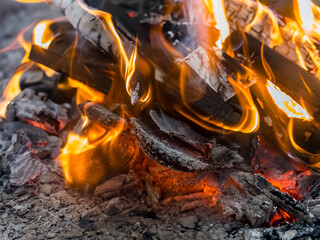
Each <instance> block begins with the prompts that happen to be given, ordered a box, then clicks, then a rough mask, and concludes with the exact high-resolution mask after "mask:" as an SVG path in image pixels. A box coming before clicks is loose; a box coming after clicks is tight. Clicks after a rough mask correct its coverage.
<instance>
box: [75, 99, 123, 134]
mask: <svg viewBox="0 0 320 240" xmlns="http://www.w3.org/2000/svg"><path fill="white" fill-rule="evenodd" d="M78 108H79V109H80V112H81V113H82V114H83V115H85V116H87V117H88V118H89V119H90V120H91V121H93V122H96V123H98V124H99V125H100V126H101V127H104V128H106V129H109V128H114V127H116V126H118V125H119V124H123V125H124V126H123V130H126V129H127V128H128V123H127V121H126V120H125V119H123V118H120V117H119V116H118V115H116V114H115V113H113V112H112V111H110V110H109V109H107V108H106V107H104V106H102V105H101V104H97V103H93V102H86V103H82V104H80V105H78Z"/></svg>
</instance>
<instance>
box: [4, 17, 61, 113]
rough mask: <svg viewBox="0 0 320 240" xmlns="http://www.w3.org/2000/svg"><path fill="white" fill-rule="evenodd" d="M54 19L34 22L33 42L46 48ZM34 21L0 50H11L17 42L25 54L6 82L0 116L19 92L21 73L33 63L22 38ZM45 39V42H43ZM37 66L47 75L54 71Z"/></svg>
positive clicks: (26, 43) (29, 45)
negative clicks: (15, 70)
mask: <svg viewBox="0 0 320 240" xmlns="http://www.w3.org/2000/svg"><path fill="white" fill-rule="evenodd" d="M54 21H56V20H45V21H41V22H39V23H38V24H36V26H35V27H34V29H33V43H34V44H36V45H38V46H41V47H45V48H47V47H48V46H49V45H50V43H51V41H52V40H53V36H51V35H52V33H51V31H50V30H49V26H50V24H51V23H53V22H54ZM34 24H35V23H32V24H31V25H29V26H28V27H26V28H25V29H23V30H22V31H21V32H20V33H19V34H18V37H17V39H16V40H15V41H14V42H13V43H12V44H10V46H9V47H7V48H5V49H3V50H1V51H0V52H4V51H8V50H12V49H14V48H15V46H16V45H17V44H19V46H21V47H22V48H23V49H24V50H25V52H26V53H25V56H24V57H23V59H22V61H21V64H22V66H21V67H20V68H19V69H18V71H17V72H16V73H15V74H14V76H13V77H12V78H11V79H10V81H9V83H8V84H7V86H6V88H5V90H4V92H3V94H2V97H1V102H0V117H3V118H4V117H5V114H6V108H7V105H8V104H9V102H11V101H12V100H13V99H14V98H15V97H16V96H17V95H18V94H19V93H20V92H21V89H20V78H21V76H22V74H23V73H24V72H25V71H27V70H28V69H29V68H30V67H31V66H32V65H33V64H34V63H32V62H30V61H29V59H28V58H29V53H30V51H31V43H30V42H27V41H26V40H25V39H24V34H25V33H26V32H27V31H28V30H30V29H31V28H32V27H33V26H34ZM44 41H45V42H44ZM38 66H39V67H40V68H42V69H43V70H44V71H45V72H46V74H47V75H48V76H51V75H52V74H53V73H54V71H53V70H51V69H49V68H47V67H45V66H43V65H41V64H38Z"/></svg>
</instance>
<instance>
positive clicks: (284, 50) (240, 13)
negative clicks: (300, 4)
mask: <svg viewBox="0 0 320 240" xmlns="http://www.w3.org/2000/svg"><path fill="white" fill-rule="evenodd" d="M224 3H225V9H226V14H227V17H228V20H229V23H230V28H231V30H232V31H237V30H238V26H237V24H239V25H240V26H241V28H242V29H246V28H247V27H248V26H249V25H250V26H251V23H252V21H253V20H254V18H255V16H256V14H257V12H258V9H259V11H262V12H264V16H261V19H260V20H259V21H258V22H256V23H255V24H254V25H252V26H251V28H250V29H249V30H248V32H247V33H248V34H250V35H252V36H253V37H255V38H257V39H259V40H260V41H261V42H263V43H265V44H266V45H269V46H270V47H272V46H274V50H276V51H277V52H278V53H280V54H281V55H283V56H285V57H286V58H287V59H289V60H291V61H293V62H295V63H296V64H299V63H300V61H299V57H298V56H297V53H296V44H295V42H294V41H292V39H297V40H298V41H297V40H296V43H297V44H298V49H299V51H300V52H301V55H302V56H301V58H302V59H304V61H305V63H306V65H307V67H308V68H309V69H314V67H315V65H314V63H313V61H312V58H311V57H310V55H309V53H308V50H307V49H306V48H305V46H304V44H299V43H298V42H299V41H301V40H302V38H303V34H302V33H301V32H299V31H296V30H295V29H290V28H289V27H285V26H284V23H283V22H282V21H281V20H280V19H277V17H276V16H275V15H273V17H274V19H270V15H269V16H268V15H267V14H266V13H267V11H269V14H270V12H271V14H273V13H272V11H271V10H270V9H268V10H266V9H262V8H266V7H265V6H262V5H261V3H257V2H255V1H246V0H241V1H237V0H225V1H224ZM287 5H290V4H287ZM287 5H286V8H288V6H287ZM280 11H281V10H280ZM291 17H292V16H291ZM278 22H279V23H278ZM273 24H275V25H278V24H279V25H280V26H279V27H277V26H275V25H273ZM273 28H275V29H273ZM277 30H278V31H279V33H281V36H282V37H281V36H279V35H276V34H277ZM273 34H275V36H273ZM294 35H295V37H294ZM273 37H274V38H277V39H272V38H273ZM281 38H282V39H283V41H282V43H281V42H280V41H279V40H281ZM273 41H274V42H273ZM277 41H278V43H279V45H277V44H274V43H277Z"/></svg>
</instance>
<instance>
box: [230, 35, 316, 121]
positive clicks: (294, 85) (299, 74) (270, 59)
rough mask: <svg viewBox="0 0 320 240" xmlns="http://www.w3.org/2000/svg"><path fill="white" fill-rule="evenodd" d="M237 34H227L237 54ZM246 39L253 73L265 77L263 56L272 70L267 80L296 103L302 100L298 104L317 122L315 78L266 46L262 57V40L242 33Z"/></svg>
mask: <svg viewBox="0 0 320 240" xmlns="http://www.w3.org/2000/svg"><path fill="white" fill-rule="evenodd" d="M239 36H240V34H239V32H235V33H233V34H232V35H231V42H232V43H233V45H234V47H235V46H237V49H238V50H237V51H238V52H239V53H243V51H242V49H241V44H243V43H244V41H243V39H242V38H239ZM246 38H247V42H248V49H249V55H250V56H253V57H252V59H251V61H252V69H253V70H254V72H255V73H256V74H258V75H260V77H262V78H264V79H267V78H269V75H268V73H267V71H266V70H265V68H264V66H263V58H264V59H265V61H266V62H267V63H268V65H269V66H270V69H271V71H272V73H273V76H274V79H271V80H272V81H273V82H274V84H275V85H277V86H278V87H279V88H280V89H281V90H282V91H284V92H285V93H287V94H288V95H289V96H291V97H292V98H293V99H294V100H295V101H296V102H298V103H300V104H301V103H303V104H302V105H304V106H306V107H307V109H308V112H309V113H310V114H311V115H312V116H313V117H314V118H315V119H316V120H317V121H320V116H319V114H320V113H319V110H320V81H319V79H318V78H317V77H315V76H314V75H313V74H311V73H309V72H307V71H305V70H304V69H303V68H301V67H299V66H298V65H297V64H295V63H294V62H292V61H290V60H288V59H286V58H285V57H284V56H282V55H281V54H279V53H278V52H276V51H275V50H273V49H271V48H269V47H267V46H264V50H263V54H264V56H263V57H262V56H261V47H262V43H261V42H260V41H259V40H257V39H256V38H255V37H253V36H250V35H249V34H246ZM239 47H240V48H239ZM310 91H311V93H310Z"/></svg>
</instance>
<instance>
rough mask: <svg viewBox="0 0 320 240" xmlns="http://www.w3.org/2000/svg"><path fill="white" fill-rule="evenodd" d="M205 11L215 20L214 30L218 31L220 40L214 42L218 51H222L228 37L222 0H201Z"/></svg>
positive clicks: (228, 31) (227, 26)
mask: <svg viewBox="0 0 320 240" xmlns="http://www.w3.org/2000/svg"><path fill="white" fill-rule="evenodd" d="M203 2H204V4H205V6H206V7H207V10H208V11H209V13H210V14H212V15H213V16H214V18H215V24H214V26H215V28H217V29H218V30H220V38H219V39H218V41H217V42H216V44H217V46H218V48H219V49H222V44H223V43H224V41H225V39H226V38H227V37H228V36H229V35H230V30H229V24H228V20H227V16H226V11H225V8H224V2H223V0H203Z"/></svg>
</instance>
